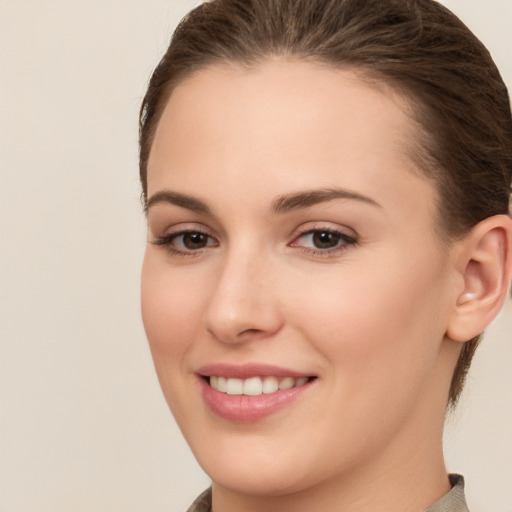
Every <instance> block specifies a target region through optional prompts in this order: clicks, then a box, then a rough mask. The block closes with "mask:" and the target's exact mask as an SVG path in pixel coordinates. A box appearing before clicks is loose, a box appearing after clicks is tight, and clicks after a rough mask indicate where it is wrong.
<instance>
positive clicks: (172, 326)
mask: <svg viewBox="0 0 512 512" xmlns="http://www.w3.org/2000/svg"><path fill="white" fill-rule="evenodd" d="M149 251H150V250H148V252H147V253H146V256H145V258H144V264H143V268H142V279H141V307H142V320H143V323H144V328H145V331H146V336H147V338H148V341H149V345H150V348H151V352H152V355H153V359H154V362H155V366H156V369H157V372H159V370H160V367H163V366H165V367H169V366H174V367H175V366H176V365H178V364H179V363H180V362H182V361H183V355H184V354H185V353H186V352H187V350H188V348H189V340H191V339H193V337H194V333H195V332H196V331H197V330H198V328H199V326H201V325H202V319H201V314H200V311H201V302H202V301H201V297H200V291H201V287H200V286H198V284H196V283H194V282H193V280H192V281H191V280H190V279H187V276H186V273H183V272H172V271H170V269H169V266H168V265H166V263H165V261H162V258H161V257H155V256H154V255H152V254H151V253H150V252H149ZM159 373H160V372H159Z"/></svg>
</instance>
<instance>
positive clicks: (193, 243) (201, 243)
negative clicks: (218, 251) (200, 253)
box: [183, 233, 206, 249]
mask: <svg viewBox="0 0 512 512" xmlns="http://www.w3.org/2000/svg"><path fill="white" fill-rule="evenodd" d="M183 244H184V245H185V247H186V248H187V249H201V248H203V247H205V246H206V235H203V234H202V233H186V234H185V235H184V236H183Z"/></svg>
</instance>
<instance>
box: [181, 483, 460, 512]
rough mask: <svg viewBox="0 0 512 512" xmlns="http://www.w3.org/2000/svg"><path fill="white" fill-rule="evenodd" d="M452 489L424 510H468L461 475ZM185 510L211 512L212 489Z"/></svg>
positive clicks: (440, 511)
mask: <svg viewBox="0 0 512 512" xmlns="http://www.w3.org/2000/svg"><path fill="white" fill-rule="evenodd" d="M450 483H451V484H452V489H451V491H449V492H448V493H447V494H445V495H444V496H443V497H442V498H441V499H440V500H438V501H436V502H435V503H434V504H433V505H432V506H430V507H428V508H427V510H425V512H469V509H468V506H467V504H466V498H465V497H464V478H463V477H462V476H461V475H450ZM187 512H212V490H211V488H210V489H207V490H206V491H204V492H203V493H202V494H201V495H200V496H199V497H198V498H197V500H196V501H194V503H193V504H192V506H191V507H190V508H189V509H188V510H187Z"/></svg>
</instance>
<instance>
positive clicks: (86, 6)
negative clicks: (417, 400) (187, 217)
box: [0, 0, 512, 512]
mask: <svg viewBox="0 0 512 512" xmlns="http://www.w3.org/2000/svg"><path fill="white" fill-rule="evenodd" d="M197 3H199V2H196V1H191V0H190V1H187V0H179V1H173V0H165V1H164V0H149V1H143V0H138V1H135V0H124V1H121V0H87V1H85V0H82V1H69V0H46V1H40V0H0V173H1V174H0V336H1V342H0V511H3V512H86V511H87V512H121V511H122V512H130V511H145V512H163V511H168V512H169V511H170V512H172V511H176V512H179V511H184V510H186V508H187V506H188V505H189V504H190V502H191V501H192V500H193V498H194V497H195V495H196V494H197V493H199V492H200V491H201V490H202V489H203V488H205V487H206V486H207V485H208V479H207V477H206V476H205V475H203V474H202V472H201V470H200V469H199V468H198V466H197V464H196V462H195V461H194V459H193V457H192V456H191V455H190V453H189V450H188V448H187V446H186V445H185V443H184V441H183V440H182V438H181V434H180V433H179V431H178V429H177V427H176V426H175V424H174V421H173V419H172V417H171V415H170V413H169V412H168V410H167V406H166V404H165V402H164V399H163V398H162V395H161V392H160V389H159V387H158V383H157V380H156V377H155V375H154V371H153V367H152V362H151V357H150V354H149V350H148V347H147V343H146V341H145V336H144V332H143V328H142V324H141V320H140V312H139V272H140V265H141V260H142V255H143V250H144V244H145V226H144V219H143V215H142V209H141V206H140V201H139V195H140V190H139V185H138V167H137V164H138V162H137V115H138V108H139V104H140V101H141V99H142V96H143V94H144V90H145V86H146V83H147V80H148V77H149V75H150V72H151V70H152V68H153V67H154V65H155V64H156V62H157V61H158V58H159V57H160V55H161V54H162V53H163V51H164V49H165V47H166V44H167V42H168V39H169V37H170V34H171V30H172V28H173V27H174V26H175V24H176V23H177V21H178V20H179V19H180V18H181V17H182V16H183V15H184V14H185V13H186V12H187V11H188V10H189V9H190V8H191V7H192V6H194V5H196V4H197ZM444 3H446V4H447V5H448V6H449V7H451V8H452V9H453V10H454V11H455V12H456V13H457V14H459V16H460V17H461V18H462V19H463V20H464V21H465V22H466V23H467V24H468V25H469V26H470V27H471V28H472V29H473V30H474V31H475V33H476V34H477V35H478V36H479V37H480V38H481V39H482V40H483V41H484V42H485V43H486V44H487V45H488V47H489V48H490V50H491V51H492V53H493V55H494V57H495V60H496V61H497V63H498V65H499V67H500V68H501V70H502V73H503V76H504V77H505V79H506V80H507V81H508V83H509V85H512V60H511V59H510V55H511V54H512V35H511V32H510V27H511V26H512V2H511V1H509V0H494V1H492V0H491V1H486V2H482V1H481V0H450V1H448V0H446V1H445V2H444ZM511 333H512V306H511V304H510V303H509V304H507V306H506V310H505V311H504V312H503V313H502V315H501V316H500V318H499V319H498V321H496V322H495V324H494V325H493V327H492V328H491V329H490V330H489V333H488V336H487V338H486V340H485V343H484V344H483V345H482V347H481V349H480V351H479V353H478V356H477V358H476V360H475V364H474V367H473V371H472V373H471V378H470V381H469V385H468V388H467V390H466V393H465V395H464V399H463V401H462V403H461V404H460V407H459V409H458V410H457V413H456V414H455V415H454V417H453V418H451V420H450V422H449V424H448V426H447V435H446V453H447V460H448V465H449V468H450V470H453V471H459V472H462V473H464V474H465V475H466V481H467V490H468V500H469V502H470V505H471V506H472V507H473V511H478V510H482V511H484V510H493V511H495V512H512V372H511V368H512V343H511Z"/></svg>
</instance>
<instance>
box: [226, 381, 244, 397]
mask: <svg viewBox="0 0 512 512" xmlns="http://www.w3.org/2000/svg"><path fill="white" fill-rule="evenodd" d="M243 389H244V381H243V380H242V379H227V382H226V393H227V394H228V395H243V394H244V393H243Z"/></svg>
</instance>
